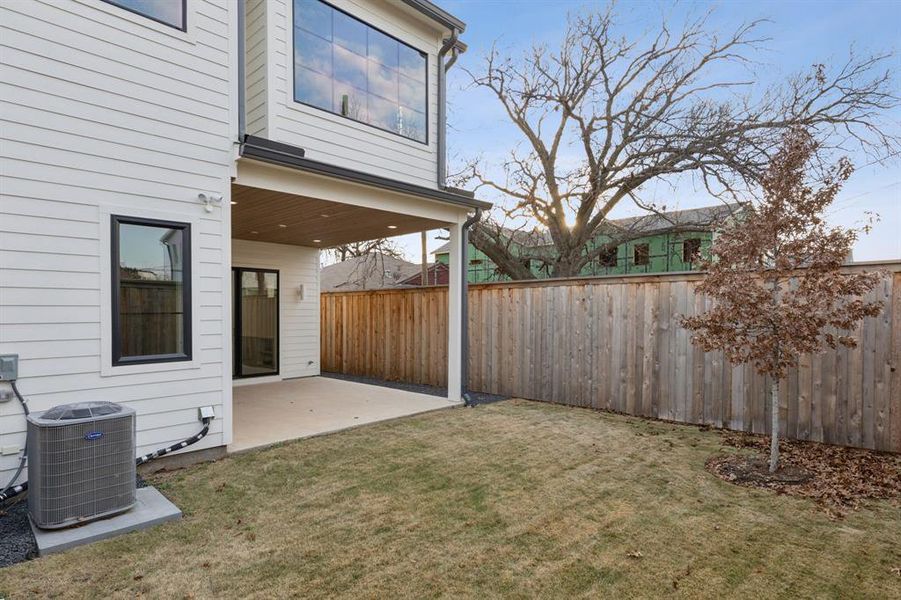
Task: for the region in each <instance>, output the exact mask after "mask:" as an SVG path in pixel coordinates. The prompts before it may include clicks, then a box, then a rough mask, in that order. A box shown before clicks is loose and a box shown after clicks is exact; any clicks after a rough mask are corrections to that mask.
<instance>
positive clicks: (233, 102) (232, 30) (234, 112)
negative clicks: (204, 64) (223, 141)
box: [228, 0, 244, 143]
mask: <svg viewBox="0 0 901 600" xmlns="http://www.w3.org/2000/svg"><path fill="white" fill-rule="evenodd" d="M238 8H239V4H238V3H237V2H234V0H233V1H232V2H230V3H229V11H228V81H229V84H228V113H229V114H228V130H229V131H231V132H232V133H231V138H232V140H234V141H235V142H239V143H240V142H241V140H240V139H238V137H239V133H240V132H239V131H238V122H239V115H238V112H239V111H240V110H241V107H240V106H238V96H239V94H238V86H243V85H244V82H243V81H238V61H243V60H244V57H243V56H238V36H239V35H244V32H243V31H238V22H239V20H238Z"/></svg>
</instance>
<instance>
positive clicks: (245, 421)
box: [228, 377, 462, 452]
mask: <svg viewBox="0 0 901 600" xmlns="http://www.w3.org/2000/svg"><path fill="white" fill-rule="evenodd" d="M455 406H462V403H458V402H450V401H448V399H447V398H442V397H440V396H430V395H428V394H417V393H415V392H408V391H406V390H398V389H394V388H388V387H383V386H377V385H366V384H364V383H357V382H354V381H343V380H340V379H331V378H328V377H304V378H302V379H289V380H286V381H279V382H275V383H260V384H253V385H241V386H235V388H234V390H233V399H232V410H233V411H234V412H233V418H232V422H233V426H232V427H233V436H234V437H233V440H232V443H231V444H229V446H228V451H229V452H242V451H244V450H249V449H251V448H259V447H262V446H270V445H272V444H275V443H278V442H284V441H288V440H294V439H298V438H305V437H312V436H315V435H323V434H326V433H334V432H336V431H342V430H344V429H349V428H351V427H357V426H359V425H365V424H368V423H377V422H379V421H386V420H390V419H397V418H399V417H406V416H409V415H415V414H420V413H424V412H429V411H433V410H439V409H445V408H453V407H455Z"/></svg>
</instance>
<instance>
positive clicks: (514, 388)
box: [322, 263, 901, 452]
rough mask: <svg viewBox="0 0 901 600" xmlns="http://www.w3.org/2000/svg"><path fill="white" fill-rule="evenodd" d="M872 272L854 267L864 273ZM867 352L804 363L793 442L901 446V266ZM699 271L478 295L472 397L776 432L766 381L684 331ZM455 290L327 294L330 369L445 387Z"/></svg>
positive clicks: (518, 285)
mask: <svg viewBox="0 0 901 600" xmlns="http://www.w3.org/2000/svg"><path fill="white" fill-rule="evenodd" d="M860 268H863V267H857V266H854V267H848V269H860ZM866 268H868V269H881V270H885V271H886V276H885V277H884V278H883V280H882V282H881V283H880V285H879V286H878V287H877V288H876V289H875V290H874V291H873V292H872V294H871V295H872V297H874V298H878V299H880V300H881V301H882V302H883V311H882V313H881V314H880V315H879V316H878V317H875V318H871V319H867V320H865V321H864V322H863V323H862V324H861V325H860V326H859V327H858V328H857V330H856V331H854V332H853V334H854V335H855V336H856V337H857V339H858V340H859V345H858V347H857V348H853V349H847V348H839V349H836V350H834V351H830V352H827V353H825V354H822V355H816V356H804V357H802V359H801V362H800V365H799V367H798V368H796V369H792V370H791V372H790V373H789V375H788V377H787V379H786V380H785V382H784V384H783V386H782V403H781V406H780V418H781V419H782V423H783V432H784V433H785V435H787V436H790V437H794V438H798V439H807V440H815V441H822V442H828V443H834V444H843V445H850V446H860V447H865V448H875V449H878V450H892V451H895V452H898V451H901V373H898V372H897V367H898V366H899V365H901V263H882V264H878V265H866ZM701 279H702V276H700V275H698V274H665V275H636V276H629V277H603V278H594V279H577V280H565V281H564V280H556V281H547V280H546V281H528V282H510V283H495V284H481V285H473V286H471V287H470V295H469V311H470V312H469V323H470V325H469V327H470V362H469V368H470V373H469V387H470V389H472V390H476V391H482V392H489V393H495V394H504V395H509V396H516V397H521V398H528V399H532V400H544V401H549V402H557V403H561V404H568V405H573V406H585V407H592V408H600V409H608V410H615V411H620V412H624V413H628V414H633V415H639V416H646V417H654V418H661V419H669V420H673V421H680V422H683V423H695V424H709V425H713V426H717V427H726V428H729V429H735V430H742V431H751V432H755V433H766V432H767V431H768V425H769V422H770V417H769V416H768V415H769V411H768V406H767V405H768V402H767V394H766V392H767V389H768V381H767V379H766V378H765V377H763V376H761V375H758V374H757V373H756V372H754V370H753V369H752V368H750V367H745V366H736V367H733V366H732V365H730V364H729V363H728V362H726V361H724V359H723V356H722V353H719V352H711V353H706V354H705V353H704V352H702V351H701V350H699V349H698V348H697V347H695V346H694V345H693V344H692V343H691V340H690V334H689V332H688V331H686V330H685V329H683V328H682V327H680V326H679V324H678V317H679V315H683V314H684V315H691V314H695V313H697V312H699V311H702V310H703V309H704V306H705V304H706V303H707V302H708V299H706V298H704V297H702V296H698V295H696V294H695V293H694V290H695V287H696V286H697V284H698V283H699V282H700V280H701ZM446 303H447V293H446V288H440V287H431V288H416V289H408V290H380V291H369V292H338V293H326V294H323V295H322V369H323V370H324V371H337V372H342V373H350V374H356V375H364V376H370V377H379V378H384V379H389V380H397V381H406V382H411V383H424V384H431V385H444V383H445V381H446V372H445V370H446V364H447V360H446V336H447V310H446Z"/></svg>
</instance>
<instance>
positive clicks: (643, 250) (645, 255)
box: [632, 244, 651, 266]
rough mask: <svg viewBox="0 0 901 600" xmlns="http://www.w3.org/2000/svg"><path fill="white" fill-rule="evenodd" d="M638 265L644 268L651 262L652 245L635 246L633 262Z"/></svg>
mask: <svg viewBox="0 0 901 600" xmlns="http://www.w3.org/2000/svg"><path fill="white" fill-rule="evenodd" d="M632 262H634V263H635V264H636V265H639V266H644V265H648V264H650V262H651V246H650V244H635V250H634V256H633V261H632Z"/></svg>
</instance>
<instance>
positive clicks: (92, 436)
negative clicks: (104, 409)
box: [84, 431, 103, 442]
mask: <svg viewBox="0 0 901 600" xmlns="http://www.w3.org/2000/svg"><path fill="white" fill-rule="evenodd" d="M102 437H103V432H102V431H89V432H88V433H86V434H84V439H86V440H87V441H89V442H93V441H94V440H99V439H100V438H102Z"/></svg>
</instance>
